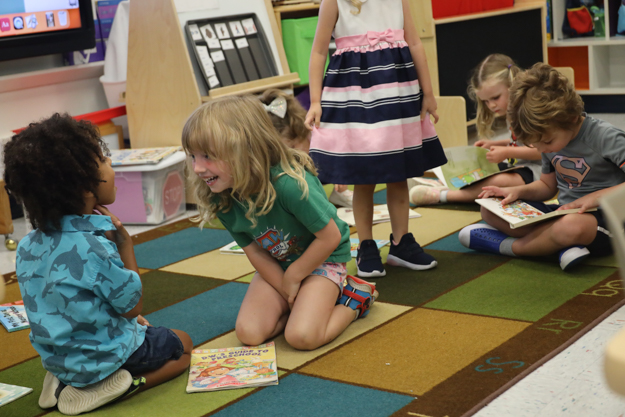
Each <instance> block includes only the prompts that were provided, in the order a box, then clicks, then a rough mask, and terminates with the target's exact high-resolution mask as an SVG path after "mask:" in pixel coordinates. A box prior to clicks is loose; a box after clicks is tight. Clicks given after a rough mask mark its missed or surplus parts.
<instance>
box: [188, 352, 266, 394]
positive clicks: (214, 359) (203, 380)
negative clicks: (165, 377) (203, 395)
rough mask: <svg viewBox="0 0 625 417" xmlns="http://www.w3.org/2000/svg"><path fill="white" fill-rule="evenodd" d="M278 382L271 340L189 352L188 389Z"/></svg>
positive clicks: (222, 387)
mask: <svg viewBox="0 0 625 417" xmlns="http://www.w3.org/2000/svg"><path fill="white" fill-rule="evenodd" d="M266 385H278V365H277V363H276V346H275V344H274V342H269V343H265V344H263V345H258V346H241V347H231V348H224V349H196V350H193V351H192V352H191V366H190V368H189V382H188V383H187V392H189V393H190V392H202V391H217V390H222V389H235V388H251V387H262V386H266Z"/></svg>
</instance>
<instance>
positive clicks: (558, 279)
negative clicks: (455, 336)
mask: <svg viewBox="0 0 625 417" xmlns="http://www.w3.org/2000/svg"><path fill="white" fill-rule="evenodd" d="M473 256H474V255H473ZM463 269H464V266H463ZM613 273H614V269H613V268H602V267H593V266H585V265H583V266H580V267H578V268H576V270H575V272H574V273H565V272H563V271H562V270H561V269H560V266H559V265H558V264H553V263H539V262H532V261H527V260H521V259H511V260H510V261H508V262H506V263H505V264H503V265H501V266H500V267H498V268H495V269H494V270H492V271H490V272H488V273H486V274H484V275H482V276H480V277H479V278H477V279H475V280H473V281H471V282H468V283H466V284H464V285H463V286H462V287H460V288H457V289H455V290H453V291H450V292H449V293H447V294H445V295H443V296H441V297H439V298H437V299H436V300H434V301H432V302H430V303H427V304H426V305H425V307H429V308H437V309H442V310H449V311H458V312H463V313H473V314H481V315H486V316H493V317H502V318H509V319H514V320H526V321H532V322H533V321H536V320H539V319H541V318H542V317H543V316H544V315H545V314H547V313H549V312H550V311H552V310H554V309H556V308H557V307H559V306H560V305H562V304H563V303H564V302H566V301H567V300H569V299H571V298H573V297H575V296H576V295H577V294H579V293H581V292H583V291H584V290H586V289H587V288H589V287H591V286H593V285H595V284H597V283H598V282H600V281H601V280H603V279H605V278H607V277H608V276H610V275H611V274H613Z"/></svg>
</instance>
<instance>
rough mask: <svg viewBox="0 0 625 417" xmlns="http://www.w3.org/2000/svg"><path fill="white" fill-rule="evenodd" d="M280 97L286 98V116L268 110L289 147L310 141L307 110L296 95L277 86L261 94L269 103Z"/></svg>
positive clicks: (263, 101) (261, 97) (264, 100)
mask: <svg viewBox="0 0 625 417" xmlns="http://www.w3.org/2000/svg"><path fill="white" fill-rule="evenodd" d="M278 97H283V98H284V99H285V100H286V114H285V115H284V117H280V116H277V115H275V114H273V113H271V112H268V114H269V118H270V119H271V122H272V123H273V125H274V127H275V128H276V130H277V131H278V133H279V134H280V136H282V139H283V140H284V141H285V143H286V145H287V146H288V147H289V148H296V147H298V145H300V144H301V143H302V142H305V141H308V138H309V136H310V130H308V128H307V127H306V123H305V121H306V110H304V108H303V107H302V105H301V104H300V103H299V101H297V99H296V98H295V97H293V96H292V95H290V94H287V93H285V92H284V91H282V90H278V89H277V88H270V89H269V90H267V91H265V92H264V93H263V94H261V95H260V97H259V99H260V101H261V102H262V103H263V104H266V105H269V104H271V102H272V101H274V100H275V99H276V98H278Z"/></svg>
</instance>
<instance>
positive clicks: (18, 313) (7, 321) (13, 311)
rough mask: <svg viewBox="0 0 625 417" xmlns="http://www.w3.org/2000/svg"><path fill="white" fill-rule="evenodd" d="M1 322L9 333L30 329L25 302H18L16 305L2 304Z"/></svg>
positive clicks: (0, 309) (0, 306)
mask: <svg viewBox="0 0 625 417" xmlns="http://www.w3.org/2000/svg"><path fill="white" fill-rule="evenodd" d="M0 322H1V323H2V325H3V326H4V328H5V329H7V331H8V332H9V333H10V332H15V331H18V330H23V329H28V328H29V327H30V325H29V323H28V317H27V316H26V308H25V307H24V302H23V301H16V302H14V303H8V304H0Z"/></svg>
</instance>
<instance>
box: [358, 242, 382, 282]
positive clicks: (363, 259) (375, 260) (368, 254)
mask: <svg viewBox="0 0 625 417" xmlns="http://www.w3.org/2000/svg"><path fill="white" fill-rule="evenodd" d="M356 268H358V274H357V275H358V276H359V277H363V278H371V277H383V276H384V275H386V271H385V270H384V265H382V258H381V257H380V251H379V250H378V245H376V244H375V242H374V241H373V240H371V239H367V240H363V241H362V242H360V247H359V248H358V255H357V256H356Z"/></svg>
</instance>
